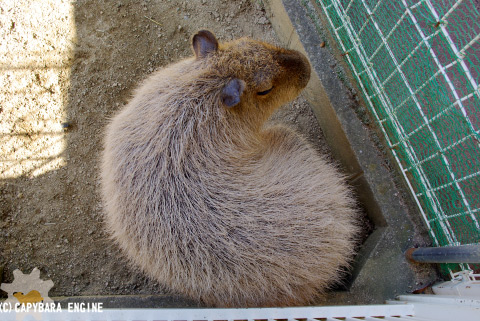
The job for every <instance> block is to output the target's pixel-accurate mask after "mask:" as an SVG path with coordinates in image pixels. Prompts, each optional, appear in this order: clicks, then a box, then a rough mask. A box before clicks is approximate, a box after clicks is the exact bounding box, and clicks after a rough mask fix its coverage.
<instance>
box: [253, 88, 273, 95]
mask: <svg viewBox="0 0 480 321" xmlns="http://www.w3.org/2000/svg"><path fill="white" fill-rule="evenodd" d="M272 89H273V87H272V88H270V89H267V90H264V91H259V92H258V93H257V95H259V96H265V95H266V94H268V93H269V92H271V91H272Z"/></svg>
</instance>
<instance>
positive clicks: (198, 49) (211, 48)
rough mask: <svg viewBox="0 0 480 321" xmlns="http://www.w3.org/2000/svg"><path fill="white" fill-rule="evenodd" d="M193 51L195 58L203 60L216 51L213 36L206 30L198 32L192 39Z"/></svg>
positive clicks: (215, 39)
mask: <svg viewBox="0 0 480 321" xmlns="http://www.w3.org/2000/svg"><path fill="white" fill-rule="evenodd" d="M192 46H193V51H194V52H195V56H196V57H197V59H198V58H203V57H205V56H206V55H208V54H209V53H212V52H215V51H217V49H218V41H217V38H215V35H214V34H213V33H211V32H210V31H208V30H200V31H199V32H197V33H196V34H195V35H194V36H193V38H192Z"/></svg>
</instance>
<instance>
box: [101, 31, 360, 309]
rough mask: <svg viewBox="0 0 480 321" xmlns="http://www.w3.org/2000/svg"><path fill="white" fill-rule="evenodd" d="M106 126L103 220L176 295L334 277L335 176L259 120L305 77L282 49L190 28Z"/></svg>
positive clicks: (293, 138)
mask: <svg viewBox="0 0 480 321" xmlns="http://www.w3.org/2000/svg"><path fill="white" fill-rule="evenodd" d="M192 46H193V52H194V56H193V57H191V58H187V59H184V60H182V61H180V62H178V63H175V64H172V65H170V66H167V67H165V68H164V69H161V70H159V71H157V72H155V73H153V74H152V75H151V76H150V77H149V78H148V79H147V80H146V81H144V82H143V84H142V85H141V86H140V87H139V88H138V89H137V90H136V91H135V93H134V96H133V98H132V99H131V101H130V103H129V104H128V105H126V106H125V108H123V109H122V110H121V111H120V112H119V113H118V114H117V115H116V116H115V117H114V118H113V119H112V121H111V122H110V123H109V125H108V126H107V129H106V138H105V151H104V153H103V159H102V189H103V199H104V202H105V208H106V217H105V221H106V225H107V228H108V230H109V231H110V233H111V234H112V236H113V238H114V239H115V240H116V242H118V244H119V245H120V247H121V248H122V249H123V250H124V252H125V253H126V256H127V257H128V258H129V259H130V260H131V261H132V262H133V263H134V265H136V266H138V267H139V268H140V269H141V270H143V271H144V272H146V274H148V275H149V276H150V277H152V278H154V279H156V280H157V281H158V282H159V283H161V284H163V285H166V286H168V287H169V288H170V289H171V290H173V291H174V292H176V293H180V294H183V295H186V296H188V297H190V298H193V299H196V300H198V301H200V302H203V303H204V304H207V305H210V306H217V307H251V306H288V305H304V304H308V303H310V302H311V300H312V299H313V298H314V297H316V296H317V295H319V294H321V293H322V292H325V289H327V288H328V287H329V286H330V285H332V283H334V282H336V281H338V280H339V278H340V276H339V275H341V274H342V273H341V272H342V271H343V270H344V267H345V266H347V265H348V262H349V260H350V259H351V258H352V255H353V247H354V244H355V235H356V234H358V228H357V223H356V210H355V205H354V201H353V198H352V196H351V194H350V192H349V189H348V188H347V186H346V184H345V182H344V179H343V177H342V175H341V174H339V172H338V171H337V170H336V168H335V167H334V166H332V165H331V164H330V163H329V162H327V161H325V160H324V158H322V157H321V156H320V155H318V154H317V152H316V151H315V150H314V149H313V148H312V147H311V146H310V145H309V144H308V143H307V142H306V141H305V140H304V139H303V138H301V137H300V136H299V135H297V134H296V133H294V132H293V131H292V130H290V129H289V128H287V127H285V126H282V125H269V124H267V123H266V121H267V120H268V118H269V116H270V115H271V114H272V113H273V112H274V111H275V109H277V108H278V107H279V106H280V105H282V104H284V103H286V102H288V101H291V100H293V99H294V98H295V97H296V96H297V95H298V94H299V93H300V91H301V90H302V89H303V88H304V87H305V86H306V85H307V82H308V80H309V78H310V64H309V62H308V60H307V59H306V57H305V56H304V55H302V54H300V53H299V52H297V51H294V50H286V49H281V48H277V47H275V46H273V45H270V44H267V43H263V42H259V41H255V40H251V39H248V38H241V39H238V40H235V41H231V42H226V43H218V41H217V39H216V37H215V36H214V35H213V34H212V33H211V32H209V31H207V30H201V31H199V32H198V33H197V34H195V35H194V36H193V38H192Z"/></svg>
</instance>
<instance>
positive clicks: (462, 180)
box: [316, 0, 480, 270]
mask: <svg viewBox="0 0 480 321" xmlns="http://www.w3.org/2000/svg"><path fill="white" fill-rule="evenodd" d="M316 3H317V5H318V7H319V8H320V10H319V11H320V12H321V11H323V13H324V14H325V17H326V21H328V24H329V27H330V30H331V32H332V34H333V36H334V38H336V41H337V42H338V43H337V45H338V48H339V49H340V50H341V51H342V56H343V57H344V59H345V60H346V62H347V63H348V65H349V66H350V68H351V70H352V73H353V75H354V77H355V78H356V81H357V82H358V86H359V88H360V89H361V90H362V92H363V97H364V100H365V102H366V103H367V105H368V107H369V109H370V111H371V113H372V114H373V116H374V118H375V120H376V122H377V123H378V125H379V127H380V128H381V130H382V132H383V134H384V135H385V138H386V141H387V144H388V147H389V149H390V150H391V151H392V154H393V156H394V158H395V160H396V161H397V162H398V165H399V167H400V169H401V171H402V175H403V176H404V178H405V180H406V182H407V185H408V186H409V188H410V190H411V192H412V194H413V196H414V198H415V201H416V203H417V205H418V207H419V209H420V212H421V213H422V215H423V217H424V219H425V222H426V224H427V226H428V228H429V232H430V236H431V238H432V240H433V242H434V244H435V245H436V246H446V245H459V244H471V243H477V242H479V241H480V87H479V84H480V58H479V56H480V43H479V39H480V13H479V12H480V0H470V1H461V0H459V1H453V0H452V1H448V0H442V1H439V0H416V1H411V0H398V1H391V0H384V1H382V0H316ZM478 267H479V266H472V265H471V266H468V265H467V264H461V265H459V266H454V265H449V266H443V268H444V269H445V270H454V269H455V270H458V269H459V268H460V269H473V270H476V269H478Z"/></svg>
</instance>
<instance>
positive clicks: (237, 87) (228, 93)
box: [220, 78, 245, 107]
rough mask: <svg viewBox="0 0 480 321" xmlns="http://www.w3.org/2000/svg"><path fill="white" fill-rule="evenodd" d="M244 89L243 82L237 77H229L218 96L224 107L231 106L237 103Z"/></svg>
mask: <svg viewBox="0 0 480 321" xmlns="http://www.w3.org/2000/svg"><path fill="white" fill-rule="evenodd" d="M244 89H245V82H244V81H243V80H240V79H238V78H233V79H230V80H229V81H228V82H227V84H226V85H225V87H223V89H222V94H221V96H220V98H221V99H222V103H223V104H224V105H225V106H226V107H233V106H236V105H238V103H239V102H240V97H241V96H242V94H243V90H244Z"/></svg>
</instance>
